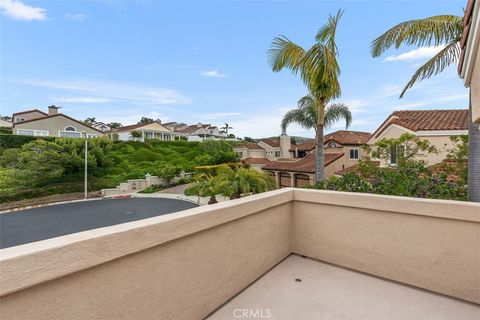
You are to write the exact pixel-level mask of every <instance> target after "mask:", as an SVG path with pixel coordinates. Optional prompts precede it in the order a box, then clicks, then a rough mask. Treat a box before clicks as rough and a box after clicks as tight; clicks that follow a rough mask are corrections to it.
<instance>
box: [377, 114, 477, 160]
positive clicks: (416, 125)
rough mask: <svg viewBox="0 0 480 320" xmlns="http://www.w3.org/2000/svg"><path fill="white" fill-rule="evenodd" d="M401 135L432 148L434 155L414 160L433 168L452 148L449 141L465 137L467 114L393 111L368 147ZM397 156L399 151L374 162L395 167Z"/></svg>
mask: <svg viewBox="0 0 480 320" xmlns="http://www.w3.org/2000/svg"><path fill="white" fill-rule="evenodd" d="M404 133H410V134H413V135H415V136H417V137H419V138H421V139H422V140H427V141H428V142H430V144H432V145H433V146H435V147H436V149H437V151H438V153H437V154H435V153H429V154H427V153H425V154H421V153H420V154H418V155H417V156H416V158H417V160H424V161H425V162H426V163H427V164H428V165H434V164H437V163H439V162H442V161H443V160H444V159H446V158H447V154H448V152H449V150H451V149H452V148H453V143H452V141H451V140H450V137H452V136H459V135H467V134H468V110H467V109H459V110H405V111H395V112H393V113H392V114H391V115H390V116H388V118H387V119H386V120H385V121H384V122H383V123H382V124H381V125H380V126H379V127H378V129H377V130H375V132H374V133H373V134H372V136H371V138H370V139H369V140H368V144H369V145H373V144H375V142H377V141H379V140H381V139H398V138H399V137H400V136H401V135H402V134H404ZM399 152H402V150H392V152H391V154H390V159H387V160H385V159H378V160H379V165H380V166H381V167H384V166H387V165H396V164H397V162H398V153H399Z"/></svg>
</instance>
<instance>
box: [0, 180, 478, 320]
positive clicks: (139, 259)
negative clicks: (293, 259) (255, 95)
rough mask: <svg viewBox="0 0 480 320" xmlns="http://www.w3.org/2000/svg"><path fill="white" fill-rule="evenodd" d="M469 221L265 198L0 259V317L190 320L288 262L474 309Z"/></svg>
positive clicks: (405, 206)
mask: <svg viewBox="0 0 480 320" xmlns="http://www.w3.org/2000/svg"><path fill="white" fill-rule="evenodd" d="M479 216H480V205H478V204H472V203H461V202H454V201H432V200H416V199H407V198H399V197H386V196H374V195H364V194H349V193H338V192H326V191H314V190H303V189H282V190H276V191H273V192H269V193H264V194H259V195H255V196H250V197H246V198H242V199H238V200H234V201H228V202H223V203H219V204H216V205H213V206H205V207H199V208H194V209H190V210H186V211H183V212H177V213H173V214H170V215H166V216H159V217H155V218H150V219H145V220H140V221H135V222H131V223H126V224H121V225H116V226H111V227H107V228H101V229H96V230H90V231H86V232H81V233H77V234H72V235H67V236H63V237H58V238H54V239H49V240H45V241H39V242H36V243H31V244H26V245H22V246H18V247H12V248H7V249H4V250H0V275H1V276H0V318H2V319H92V318H94V319H201V318H204V317H205V316H207V315H208V314H210V313H211V312H213V311H214V310H216V309H217V308H218V307H220V306H221V305H222V304H223V303H225V302H226V301H228V300H229V299H231V298H232V297H234V296H235V295H237V294H238V293H239V292H240V291H241V290H243V289H244V288H246V287H247V286H249V285H250V284H251V283H252V282H254V281H255V280H256V279H258V278H260V277H261V276H262V275H264V274H265V273H266V272H267V271H268V270H270V269H271V268H273V267H274V266H276V265H277V264H278V263H279V262H280V261H282V260H283V259H284V258H286V257H287V256H288V255H290V254H291V253H298V254H301V255H306V256H308V257H311V258H314V259H318V260H323V261H326V262H330V263H334V264H338V265H340V266H343V267H347V268H352V269H355V270H358V271H362V272H365V273H370V274H373V275H376V276H380V277H385V278H387V279H391V280H394V281H399V282H402V283H406V284H409V285H413V286H418V287H421V288H424V289H428V290H432V291H435V292H439V293H442V294H447V295H450V296H453V297H456V298H460V299H464V300H467V301H471V302H476V303H479V302H480V299H479V293H478V288H480V279H479V274H478V268H479V267H480V256H479V250H478V243H479V235H480V233H479V231H480V229H479V227H480V219H479Z"/></svg>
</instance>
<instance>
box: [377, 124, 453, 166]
mask: <svg viewBox="0 0 480 320" xmlns="http://www.w3.org/2000/svg"><path fill="white" fill-rule="evenodd" d="M404 133H408V132H407V131H406V130H403V129H401V128H400V127H397V126H390V127H389V128H388V129H386V130H385V131H384V132H383V133H382V135H381V136H380V137H378V138H375V137H372V139H371V140H370V141H369V144H370V146H373V145H374V143H375V142H377V141H378V140H381V139H398V138H400V136H401V135H402V134H404ZM418 137H419V138H420V139H422V140H428V141H429V142H430V144H431V145H433V146H434V147H435V148H437V150H438V153H426V152H420V153H419V154H418V155H417V157H416V159H417V160H423V161H426V162H427V164H428V165H433V164H436V163H439V162H442V161H443V160H444V159H446V158H447V155H448V152H449V150H452V149H453V148H454V144H453V143H452V141H451V140H450V135H421V136H418ZM379 160H380V166H386V165H388V164H389V161H390V159H379Z"/></svg>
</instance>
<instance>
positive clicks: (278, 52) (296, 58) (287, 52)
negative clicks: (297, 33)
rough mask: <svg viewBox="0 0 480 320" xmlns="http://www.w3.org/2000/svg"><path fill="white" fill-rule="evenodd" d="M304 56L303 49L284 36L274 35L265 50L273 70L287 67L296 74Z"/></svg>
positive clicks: (276, 70)
mask: <svg viewBox="0 0 480 320" xmlns="http://www.w3.org/2000/svg"><path fill="white" fill-rule="evenodd" d="M304 58H305V50H304V49H303V48H302V47H300V46H299V45H297V44H295V43H293V42H292V41H290V40H289V39H288V38H286V37H284V36H279V37H275V38H274V39H273V41H272V44H271V46H270V49H269V50H268V52H267V59H268V63H269V64H270V66H271V67H272V70H273V71H275V72H278V71H280V70H282V69H283V68H288V69H290V70H291V71H292V72H293V73H294V74H296V73H297V72H298V71H299V70H300V68H301V67H302V63H303V59H304Z"/></svg>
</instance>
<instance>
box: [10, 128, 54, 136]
mask: <svg viewBox="0 0 480 320" xmlns="http://www.w3.org/2000/svg"><path fill="white" fill-rule="evenodd" d="M16 132H17V134H19V135H22V136H37V137H46V136H48V134H49V131H47V130H30V129H18V130H17V131H16Z"/></svg>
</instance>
